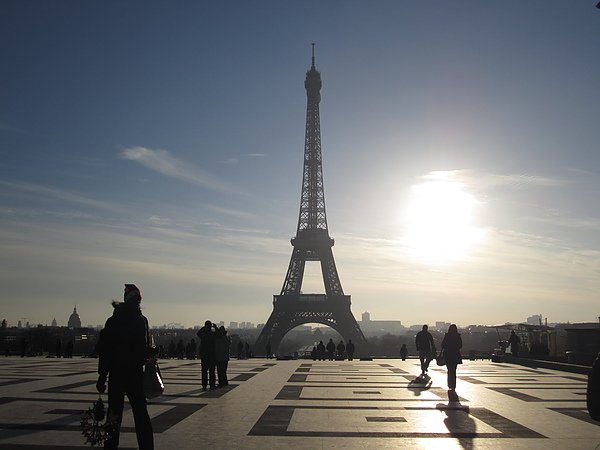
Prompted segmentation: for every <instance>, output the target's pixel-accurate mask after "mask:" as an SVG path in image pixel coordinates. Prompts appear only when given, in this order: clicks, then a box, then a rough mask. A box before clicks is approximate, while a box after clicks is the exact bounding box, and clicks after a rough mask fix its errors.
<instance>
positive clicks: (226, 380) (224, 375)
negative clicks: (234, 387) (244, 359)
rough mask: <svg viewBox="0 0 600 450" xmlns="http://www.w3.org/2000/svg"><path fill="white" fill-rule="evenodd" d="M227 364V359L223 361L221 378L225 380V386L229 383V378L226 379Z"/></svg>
mask: <svg viewBox="0 0 600 450" xmlns="http://www.w3.org/2000/svg"><path fill="white" fill-rule="evenodd" d="M227 366H229V360H227V361H223V380H224V381H225V386H227V385H228V384H229V380H228V379H227Z"/></svg>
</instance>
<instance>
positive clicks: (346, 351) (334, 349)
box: [310, 338, 355, 361]
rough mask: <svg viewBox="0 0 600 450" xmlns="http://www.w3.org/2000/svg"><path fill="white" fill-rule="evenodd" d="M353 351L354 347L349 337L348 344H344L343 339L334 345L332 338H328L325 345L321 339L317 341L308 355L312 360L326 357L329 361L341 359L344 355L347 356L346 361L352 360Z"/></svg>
mask: <svg viewBox="0 0 600 450" xmlns="http://www.w3.org/2000/svg"><path fill="white" fill-rule="evenodd" d="M354 351H355V347H354V344H353V343H352V340H351V339H348V344H344V341H340V342H339V343H338V344H337V345H335V342H333V339H331V338H330V339H329V342H328V343H327V345H325V344H323V341H319V343H318V344H317V345H315V346H314V347H313V348H312V351H311V352H310V356H311V357H312V359H313V361H317V360H319V361H325V359H326V358H327V359H328V360H329V361H333V360H341V361H343V360H344V359H346V357H347V358H348V361H352V359H353V358H354Z"/></svg>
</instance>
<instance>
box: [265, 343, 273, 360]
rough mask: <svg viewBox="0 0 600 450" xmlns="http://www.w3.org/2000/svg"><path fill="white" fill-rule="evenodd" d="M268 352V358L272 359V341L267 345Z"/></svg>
mask: <svg viewBox="0 0 600 450" xmlns="http://www.w3.org/2000/svg"><path fill="white" fill-rule="evenodd" d="M265 350H266V352H267V359H271V357H272V354H271V341H269V342H267V346H266V348H265Z"/></svg>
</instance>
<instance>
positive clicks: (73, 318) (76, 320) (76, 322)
mask: <svg viewBox="0 0 600 450" xmlns="http://www.w3.org/2000/svg"><path fill="white" fill-rule="evenodd" d="M67 326H68V327H69V328H81V317H79V314H77V306H76V307H74V308H73V314H71V315H70V316H69V322H68V325H67Z"/></svg>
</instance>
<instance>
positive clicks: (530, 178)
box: [421, 169, 567, 190]
mask: <svg viewBox="0 0 600 450" xmlns="http://www.w3.org/2000/svg"><path fill="white" fill-rule="evenodd" d="M421 179H423V180H428V181H455V182H459V183H463V184H465V185H467V186H470V187H472V188H475V189H480V190H484V189H490V188H495V187H508V188H513V189H523V188H526V187H559V186H564V185H565V184H567V182H566V181H565V180H560V179H556V178H549V177H544V176H540V175H534V174H527V173H513V174H493V173H478V172H475V171H472V170H467V169H461V170H440V171H434V172H429V173H428V174H426V175H423V176H422V177H421Z"/></svg>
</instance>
